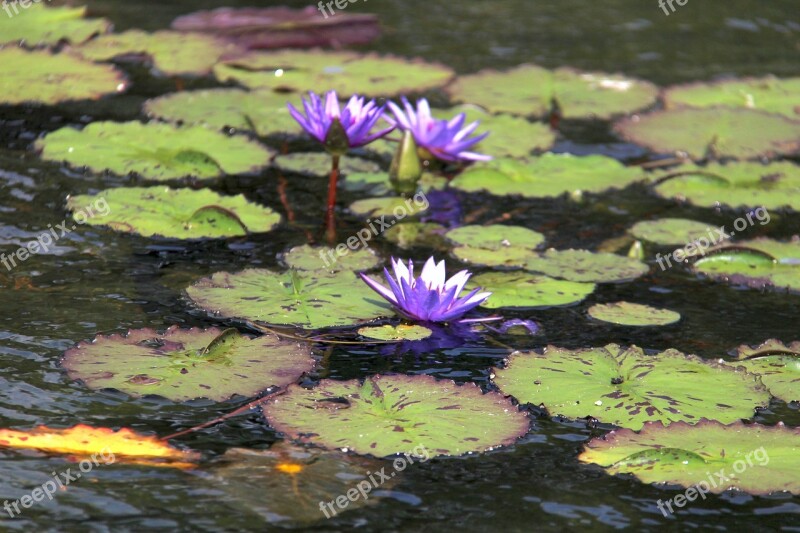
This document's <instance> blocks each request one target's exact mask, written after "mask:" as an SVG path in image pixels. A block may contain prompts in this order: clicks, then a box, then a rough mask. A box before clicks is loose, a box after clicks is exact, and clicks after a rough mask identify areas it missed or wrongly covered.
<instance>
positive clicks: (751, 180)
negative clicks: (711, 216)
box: [655, 161, 800, 211]
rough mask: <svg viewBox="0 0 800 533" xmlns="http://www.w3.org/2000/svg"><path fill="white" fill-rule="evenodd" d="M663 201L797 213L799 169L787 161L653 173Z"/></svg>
mask: <svg viewBox="0 0 800 533" xmlns="http://www.w3.org/2000/svg"><path fill="white" fill-rule="evenodd" d="M655 176H656V177H657V178H658V179H659V180H660V181H659V182H658V185H657V186H656V187H655V191H656V193H657V194H658V195H659V196H661V197H663V198H670V199H675V200H680V201H686V202H689V203H692V204H695V205H699V206H703V207H715V206H717V205H719V204H725V205H729V206H731V207H759V206H761V207H766V208H767V209H781V208H786V207H789V208H792V209H794V210H795V211H800V167H799V166H797V165H795V164H794V163H790V162H788V161H779V162H775V163H770V164H769V165H764V164H761V163H755V162H738V163H729V164H726V165H721V164H719V163H710V164H708V165H706V166H703V167H701V166H697V165H692V164H686V165H681V166H679V167H677V168H674V169H670V170H666V171H663V172H659V173H655Z"/></svg>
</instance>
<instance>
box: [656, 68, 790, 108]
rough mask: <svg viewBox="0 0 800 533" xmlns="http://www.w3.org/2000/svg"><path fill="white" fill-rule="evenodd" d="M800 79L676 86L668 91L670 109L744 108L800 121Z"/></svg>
mask: <svg viewBox="0 0 800 533" xmlns="http://www.w3.org/2000/svg"><path fill="white" fill-rule="evenodd" d="M798 94H800V78H787V79H779V78H775V77H767V78H747V79H743V80H725V81H719V82H714V83H689V84H686V85H676V86H674V87H670V88H668V89H667V90H666V91H664V102H665V103H666V105H667V107H670V108H672V107H681V106H689V107H717V106H725V107H740V108H746V109H759V110H761V111H766V112H768V113H779V114H781V115H784V116H787V117H789V118H800V101H798V99H797V95H798Z"/></svg>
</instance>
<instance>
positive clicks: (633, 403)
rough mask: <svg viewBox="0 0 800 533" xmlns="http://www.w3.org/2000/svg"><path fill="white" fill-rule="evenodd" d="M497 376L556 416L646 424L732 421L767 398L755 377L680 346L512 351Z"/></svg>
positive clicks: (523, 398)
mask: <svg viewBox="0 0 800 533" xmlns="http://www.w3.org/2000/svg"><path fill="white" fill-rule="evenodd" d="M494 373H495V378H494V382H495V383H496V384H497V386H498V387H500V389H501V390H502V391H503V392H504V393H506V394H510V395H512V396H514V397H515V398H516V399H517V400H519V401H520V402H521V403H529V404H533V405H544V407H546V408H547V410H548V412H549V413H550V414H551V415H563V416H565V417H568V418H585V417H592V418H594V419H597V420H599V421H600V422H605V423H608V424H614V425H616V426H622V427H627V428H631V429H641V428H642V426H644V424H645V422H653V421H657V420H658V421H662V422H664V423H665V424H669V423H671V422H678V421H684V422H690V423H697V422H699V421H700V420H701V419H702V418H708V419H712V420H719V421H721V422H724V423H731V422H735V421H738V420H740V419H742V418H751V417H752V416H753V414H754V412H755V409H756V408H757V407H762V406H765V405H767V404H768V403H769V394H768V393H767V391H766V389H765V388H764V386H763V385H762V384H761V382H760V381H759V379H758V377H757V376H754V375H752V374H748V373H746V372H744V371H740V370H737V369H733V368H731V367H729V366H725V365H722V364H719V363H713V362H708V361H704V360H703V359H700V358H699V357H695V356H693V355H684V354H682V353H681V352H679V351H677V350H672V349H670V350H667V351H665V352H661V353H659V354H657V355H645V354H644V352H643V351H642V349H641V348H637V347H636V346H631V347H630V348H627V349H625V348H622V347H620V346H618V345H616V344H609V345H608V346H606V347H604V348H588V349H584V350H567V349H564V348H557V347H555V346H548V347H547V348H546V349H545V350H544V352H543V353H542V354H539V353H537V352H515V353H514V354H512V355H511V357H510V358H509V360H508V364H507V365H506V368H502V369H495V370H494Z"/></svg>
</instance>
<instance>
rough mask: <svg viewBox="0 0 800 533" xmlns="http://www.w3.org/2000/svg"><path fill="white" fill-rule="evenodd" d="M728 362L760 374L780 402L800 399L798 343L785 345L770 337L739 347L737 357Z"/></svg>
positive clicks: (799, 349)
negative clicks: (760, 342) (759, 342)
mask: <svg viewBox="0 0 800 533" xmlns="http://www.w3.org/2000/svg"><path fill="white" fill-rule="evenodd" d="M730 364H731V365H733V366H743V367H745V368H746V369H747V371H748V372H751V373H753V374H756V375H758V376H760V377H761V381H762V382H763V383H764V385H765V386H766V387H767V389H769V392H770V393H771V394H772V395H773V396H775V397H776V398H779V399H781V400H783V401H784V402H797V401H800V342H793V343H791V344H789V345H786V344H783V343H782V342H780V341H779V340H777V339H770V340H768V341H765V342H764V343H762V344H761V345H760V346H756V347H753V348H750V347H749V346H740V347H739V349H738V359H737V360H736V361H733V362H731V363H730Z"/></svg>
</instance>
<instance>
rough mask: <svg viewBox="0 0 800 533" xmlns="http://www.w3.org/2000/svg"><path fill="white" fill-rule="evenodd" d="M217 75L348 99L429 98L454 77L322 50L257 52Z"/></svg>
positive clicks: (429, 67) (412, 63) (437, 68)
mask: <svg viewBox="0 0 800 533" xmlns="http://www.w3.org/2000/svg"><path fill="white" fill-rule="evenodd" d="M214 74H215V75H216V76H217V79H218V80H220V81H222V82H226V81H236V82H239V83H240V84H242V85H244V86H245V87H248V88H250V89H272V90H288V91H306V90H308V89H309V88H314V87H315V88H318V89H320V90H334V91H336V92H337V93H339V95H340V96H342V97H349V96H350V95H351V94H355V93H358V94H365V95H369V96H394V95H397V94H403V93H409V92H423V91H426V90H428V89H435V88H436V87H441V86H442V85H444V84H445V83H447V82H448V81H449V80H450V79H451V78H452V77H453V71H452V70H450V69H449V68H447V67H445V66H442V65H437V64H433V63H426V62H424V61H421V60H408V59H402V58H398V57H392V56H378V55H375V54H366V55H365V54H357V53H354V52H323V51H320V50H312V51H307V52H305V51H297V50H286V51H281V52H269V53H266V52H251V53H249V54H246V55H243V56H241V57H237V58H234V59H231V60H228V61H223V62H221V63H218V64H217V65H216V66H215V67H214Z"/></svg>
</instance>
